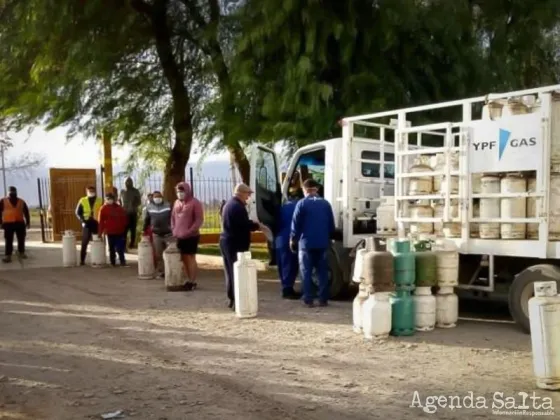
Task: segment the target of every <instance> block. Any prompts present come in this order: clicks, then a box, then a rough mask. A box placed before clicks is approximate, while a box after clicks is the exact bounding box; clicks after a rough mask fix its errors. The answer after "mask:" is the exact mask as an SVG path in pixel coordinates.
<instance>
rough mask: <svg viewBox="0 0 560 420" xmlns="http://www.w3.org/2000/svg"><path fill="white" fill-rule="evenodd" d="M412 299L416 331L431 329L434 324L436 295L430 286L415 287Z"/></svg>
mask: <svg viewBox="0 0 560 420" xmlns="http://www.w3.org/2000/svg"><path fill="white" fill-rule="evenodd" d="M413 299H414V310H415V314H414V320H415V321H414V322H415V326H416V331H432V330H433V329H434V327H435V325H436V297H435V296H433V295H432V288H431V287H416V290H414V296H413Z"/></svg>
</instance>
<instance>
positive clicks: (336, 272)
mask: <svg viewBox="0 0 560 420" xmlns="http://www.w3.org/2000/svg"><path fill="white" fill-rule="evenodd" d="M327 258H328V260H329V285H330V292H329V293H330V296H331V299H336V298H338V297H340V295H341V294H342V292H343V290H344V286H345V284H344V276H343V274H342V268H341V267H340V262H339V260H338V256H337V255H336V252H335V251H334V250H333V249H332V248H330V249H329V254H328V257H327Z"/></svg>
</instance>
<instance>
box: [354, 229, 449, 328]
mask: <svg viewBox="0 0 560 420" xmlns="http://www.w3.org/2000/svg"><path fill="white" fill-rule="evenodd" d="M411 248H412V247H411V241H410V240H407V239H401V240H391V239H389V240H387V242H386V244H385V247H383V245H382V243H381V241H380V240H376V239H374V238H369V239H368V240H367V241H366V246H365V248H363V249H360V250H358V251H357V253H356V262H355V265H354V273H353V281H354V282H355V283H359V284H360V286H359V292H358V294H357V296H356V298H355V299H354V302H353V324H354V325H353V327H354V330H355V331H356V332H360V333H363V334H364V336H365V337H366V338H367V339H380V338H385V337H387V336H388V335H389V334H392V335H395V336H407V335H412V334H414V333H415V332H416V331H432V330H433V329H434V328H435V327H436V326H437V327H440V328H453V327H455V326H456V324H457V319H458V316H459V305H458V298H457V295H456V294H455V293H454V287H455V286H457V285H458V276H459V273H458V266H459V261H458V259H459V254H458V252H457V250H456V248H455V247H454V244H452V243H449V242H448V241H444V240H443V241H442V240H439V241H436V242H435V244H434V245H433V246H432V244H430V243H429V242H427V241H423V242H418V243H416V244H415V250H414V251H413V250H412V249H411ZM434 288H438V291H437V294H436V295H435V296H434V295H433V294H432V289H434Z"/></svg>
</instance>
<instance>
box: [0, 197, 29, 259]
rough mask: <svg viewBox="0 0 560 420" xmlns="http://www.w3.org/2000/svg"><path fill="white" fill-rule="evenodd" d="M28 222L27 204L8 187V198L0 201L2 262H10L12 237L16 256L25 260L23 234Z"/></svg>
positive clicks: (27, 227)
mask: <svg viewBox="0 0 560 420" xmlns="http://www.w3.org/2000/svg"><path fill="white" fill-rule="evenodd" d="M30 221H31V219H30V217H29V208H28V207H27V203H26V202H25V201H23V200H22V199H21V198H19V197H18V196H17V189H16V187H10V188H9V190H8V196H7V197H6V198H4V199H3V200H2V201H0V224H1V225H2V229H4V239H5V242H4V244H5V245H4V252H5V253H6V255H5V256H4V259H3V260H2V261H3V262H5V263H10V262H12V253H13V252H14V236H15V237H16V238H17V243H18V254H19V255H20V257H21V258H23V259H25V258H27V256H26V254H25V234H26V229H29V224H30Z"/></svg>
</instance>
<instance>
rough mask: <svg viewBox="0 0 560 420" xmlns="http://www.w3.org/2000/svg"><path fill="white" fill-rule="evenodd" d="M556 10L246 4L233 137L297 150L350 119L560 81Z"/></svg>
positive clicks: (497, 5) (514, 1) (410, 2)
mask: <svg viewBox="0 0 560 420" xmlns="http://www.w3.org/2000/svg"><path fill="white" fill-rule="evenodd" d="M559 7H560V2H558V1H555V0H538V1H534V2H526V1H524V0H510V1H507V2H482V1H477V0H455V1H447V0H378V1H375V2H372V1H370V0H353V1H351V2H343V1H338V0H323V1H318V0H300V1H296V0H248V1H247V2H246V6H245V8H244V10H243V14H242V16H241V17H242V22H243V31H242V33H241V35H240V37H239V40H238V44H237V53H236V58H237V59H236V60H235V63H234V69H235V72H234V76H235V83H236V86H237V91H238V96H237V98H236V99H237V102H238V105H237V107H238V108H239V109H243V111H244V120H243V124H240V125H238V127H239V126H240V127H242V130H240V131H238V132H236V135H238V136H239V138H241V139H258V140H259V141H264V142H273V141H278V140H281V139H285V140H288V142H289V144H290V145H291V147H292V148H293V147H297V146H301V145H302V144H306V143H310V142H314V141H317V140H322V139H325V138H329V137H334V136H337V135H339V132H340V128H339V126H338V124H337V122H338V120H339V119H340V118H341V117H343V116H347V115H356V114H361V113H371V112H375V111H377V110H382V109H390V108H400V107H405V106H411V105H419V104H424V103H428V102H434V101H442V100H450V99H457V98H460V97H468V96H474V95H478V94H484V93H487V92H489V91H491V90H493V89H505V88H508V89H513V88H523V87H533V86H535V85H540V84H545V83H554V82H555V81H556V80H557V75H558V57H557V54H556V53H555V51H556V50H555V46H554V43H555V41H556V39H557V34H558V31H557V25H558V22H559V12H558V9H559ZM424 118H426V117H424ZM238 130H239V129H238Z"/></svg>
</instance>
